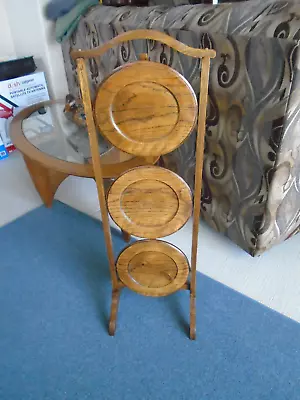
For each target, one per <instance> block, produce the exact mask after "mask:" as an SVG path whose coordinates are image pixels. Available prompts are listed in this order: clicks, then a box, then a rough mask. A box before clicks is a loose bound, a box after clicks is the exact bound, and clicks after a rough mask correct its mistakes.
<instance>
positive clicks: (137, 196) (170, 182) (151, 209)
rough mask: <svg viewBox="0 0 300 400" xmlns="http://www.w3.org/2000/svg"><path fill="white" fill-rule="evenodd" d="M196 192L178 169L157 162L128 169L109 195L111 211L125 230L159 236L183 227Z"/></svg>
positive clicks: (108, 202)
mask: <svg viewBox="0 0 300 400" xmlns="http://www.w3.org/2000/svg"><path fill="white" fill-rule="evenodd" d="M192 204H193V203H192V193H191V190H190V188H189V186H188V185H187V184H186V182H185V181H184V180H183V179H182V178H180V177H179V176H178V175H176V174H175V173H174V172H172V171H169V170H167V169H165V168H161V167H156V166H146V167H137V168H134V169H131V170H130V171H127V172H125V173H124V174H123V175H121V176H120V177H119V178H118V179H117V180H116V181H115V182H114V183H113V184H112V186H111V188H110V189H109V192H108V195H107V205H108V210H109V213H110V215H111V217H112V219H113V220H114V221H115V223H116V224H117V225H118V226H119V227H120V228H122V229H123V230H124V231H126V232H128V233H130V234H131V235H135V236H138V237H142V238H148V239H156V238H160V237H163V236H167V235H170V234H172V233H174V232H176V231H177V230H179V229H180V228H181V227H182V226H183V225H184V224H185V223H186V222H187V220H188V219H189V218H190V216H191V213H192Z"/></svg>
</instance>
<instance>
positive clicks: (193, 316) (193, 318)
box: [190, 293, 196, 340]
mask: <svg viewBox="0 0 300 400" xmlns="http://www.w3.org/2000/svg"><path fill="white" fill-rule="evenodd" d="M190 339H191V340H195V339H196V298H195V296H194V295H193V294H192V293H191V294H190Z"/></svg>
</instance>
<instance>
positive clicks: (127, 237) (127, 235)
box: [121, 229, 131, 243]
mask: <svg viewBox="0 0 300 400" xmlns="http://www.w3.org/2000/svg"><path fill="white" fill-rule="evenodd" d="M121 230H122V237H123V240H124V242H126V243H129V242H130V240H131V235H130V233H128V232H126V231H123V229H121Z"/></svg>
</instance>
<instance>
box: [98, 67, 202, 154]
mask: <svg viewBox="0 0 300 400" xmlns="http://www.w3.org/2000/svg"><path fill="white" fill-rule="evenodd" d="M94 110H95V111H94V112H95V119H96V122H97V125H98V129H99V131H100V132H101V134H102V135H103V136H104V137H105V138H106V139H107V140H108V141H109V142H111V143H112V144H113V145H114V146H116V147H118V148H119V149H121V150H123V151H125V152H126V153H130V154H134V155H137V156H160V155H162V154H166V153H169V152H171V151H173V150H175V149H176V148H177V147H179V146H180V144H181V143H182V142H183V141H184V140H185V139H186V138H187V137H188V136H189V134H190V133H191V131H192V130H193V128H194V126H195V123H196V119H197V99H196V96H195V94H194V92H193V89H192V87H191V86H190V84H189V83H188V82H187V80H186V79H185V78H184V77H183V76H182V75H180V74H179V73H178V72H176V71H175V70H173V69H171V68H170V67H168V66H166V65H163V64H159V63H154V62H150V61H139V62H135V63H133V64H127V65H125V66H122V67H120V68H118V69H117V70H116V71H115V72H114V73H113V74H111V75H110V76H109V77H108V78H107V79H105V80H104V81H103V82H102V83H101V85H100V86H99V89H98V93H97V95H96V101H95V105H94Z"/></svg>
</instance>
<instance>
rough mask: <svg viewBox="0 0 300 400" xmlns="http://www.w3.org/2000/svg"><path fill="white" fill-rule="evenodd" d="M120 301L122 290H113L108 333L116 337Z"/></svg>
mask: <svg viewBox="0 0 300 400" xmlns="http://www.w3.org/2000/svg"><path fill="white" fill-rule="evenodd" d="M119 301H120V289H116V290H113V292H112V299H111V312H110V319H109V326H108V333H109V334H110V336H114V335H115V332H116V323H117V314H118V309H119Z"/></svg>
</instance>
